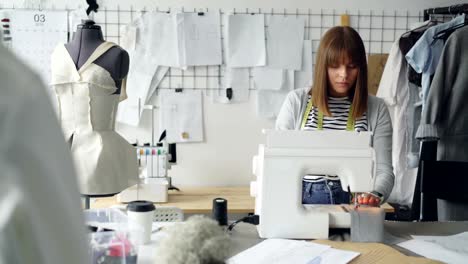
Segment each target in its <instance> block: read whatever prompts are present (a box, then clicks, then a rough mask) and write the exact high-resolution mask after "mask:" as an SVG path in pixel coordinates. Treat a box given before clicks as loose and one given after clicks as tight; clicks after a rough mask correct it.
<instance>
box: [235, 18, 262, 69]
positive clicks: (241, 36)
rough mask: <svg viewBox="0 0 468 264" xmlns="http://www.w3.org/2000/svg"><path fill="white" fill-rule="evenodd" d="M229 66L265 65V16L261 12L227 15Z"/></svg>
mask: <svg viewBox="0 0 468 264" xmlns="http://www.w3.org/2000/svg"><path fill="white" fill-rule="evenodd" d="M226 50H227V56H226V60H227V62H226V65H227V66H229V67H232V68H234V67H255V66H265V64H266V48H265V18H264V15H263V14H230V15H228V17H227V47H226Z"/></svg>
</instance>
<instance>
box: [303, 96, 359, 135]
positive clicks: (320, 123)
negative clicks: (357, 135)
mask: <svg viewBox="0 0 468 264" xmlns="http://www.w3.org/2000/svg"><path fill="white" fill-rule="evenodd" d="M312 107H313V105H312V98H310V100H309V102H308V103H307V107H306V110H305V113H304V117H303V118H302V124H301V129H304V127H305V124H306V123H307V118H308V117H309V114H310V111H312ZM352 113H353V105H350V106H349V112H348V121H347V122H346V131H354V119H353V117H352ZM317 130H323V113H322V111H318V117H317Z"/></svg>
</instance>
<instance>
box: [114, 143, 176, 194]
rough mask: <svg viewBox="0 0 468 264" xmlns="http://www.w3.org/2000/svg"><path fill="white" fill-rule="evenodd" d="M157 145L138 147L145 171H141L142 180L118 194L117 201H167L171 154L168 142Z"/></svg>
mask: <svg viewBox="0 0 468 264" xmlns="http://www.w3.org/2000/svg"><path fill="white" fill-rule="evenodd" d="M158 144H159V145H158V146H155V147H149V146H148V147H145V146H144V147H138V148H137V149H136V151H137V156H138V160H139V161H140V162H139V163H140V166H141V168H143V171H141V172H140V182H139V183H138V184H136V185H133V186H130V187H129V188H127V189H125V190H123V191H122V192H121V193H119V194H118V195H117V201H118V202H120V203H128V202H131V201H135V200H145V201H151V202H153V203H166V202H167V200H168V189H169V188H170V186H171V182H170V177H168V176H167V170H168V169H170V163H169V160H170V156H169V155H170V154H169V153H168V148H167V144H166V145H163V144H162V143H158Z"/></svg>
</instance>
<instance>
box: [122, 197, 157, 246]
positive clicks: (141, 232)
mask: <svg viewBox="0 0 468 264" xmlns="http://www.w3.org/2000/svg"><path fill="white" fill-rule="evenodd" d="M155 209H156V208H155V207H154V204H153V203H152V202H149V201H133V202H130V203H129V204H128V206H127V215H128V225H129V230H130V232H131V234H132V236H133V238H134V239H135V242H136V243H138V244H147V243H148V242H149V241H150V238H151V228H152V223H153V214H154V210H155Z"/></svg>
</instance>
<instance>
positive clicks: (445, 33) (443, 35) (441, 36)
mask: <svg viewBox="0 0 468 264" xmlns="http://www.w3.org/2000/svg"><path fill="white" fill-rule="evenodd" d="M449 12H450V11H449ZM466 25H468V19H467V15H465V21H463V23H460V24H457V25H453V26H451V27H449V28H447V29H444V30H442V31H440V32H438V33H437V34H435V35H434V37H433V38H434V40H433V43H434V41H436V40H437V39H444V40H446V39H447V38H448V37H449V36H450V34H452V33H453V32H454V31H455V30H457V29H459V28H462V27H464V26H466Z"/></svg>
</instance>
